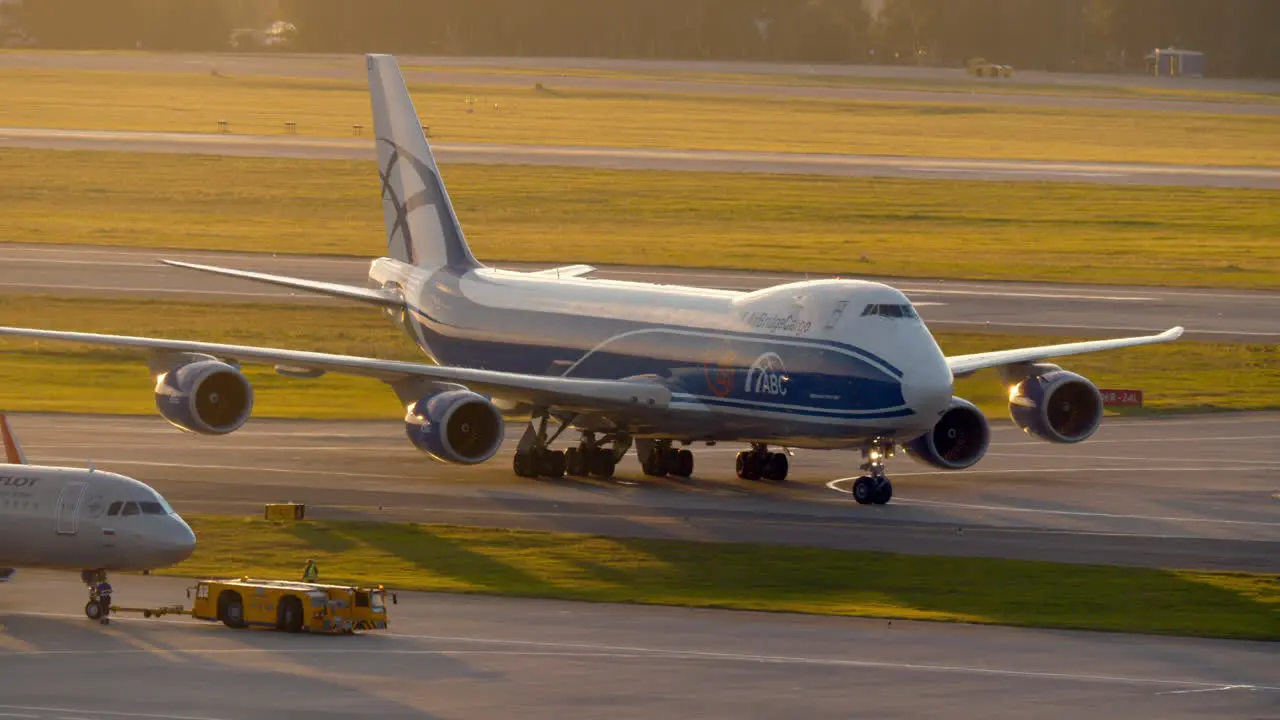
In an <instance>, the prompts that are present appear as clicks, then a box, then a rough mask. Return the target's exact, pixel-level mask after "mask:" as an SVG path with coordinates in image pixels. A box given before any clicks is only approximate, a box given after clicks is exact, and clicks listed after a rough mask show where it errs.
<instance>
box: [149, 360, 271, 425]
mask: <svg viewBox="0 0 1280 720" xmlns="http://www.w3.org/2000/svg"><path fill="white" fill-rule="evenodd" d="M155 392H156V409H157V410H159V411H160V415H161V416H163V417H164V419H165V420H168V421H169V422H171V423H173V424H174V425H176V426H178V427H180V428H182V429H183V430H187V431H189V432H196V433H200V434H201V435H226V434H227V433H231V432H235V431H236V430H239V429H240V426H242V425H244V423H245V421H246V420H248V419H249V413H250V412H252V411H253V387H252V386H250V384H249V380H248V379H247V378H245V376H244V374H243V373H241V372H240V369H239V368H237V367H233V366H231V365H228V364H227V363H224V362H222V361H220V360H215V359H213V358H210V359H207V360H198V361H196V362H190V363H187V364H185V365H179V366H178V367H175V368H173V369H172V370H169V371H167V372H163V373H161V374H160V375H159V376H157V378H156V390H155Z"/></svg>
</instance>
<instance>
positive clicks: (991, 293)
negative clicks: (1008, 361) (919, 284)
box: [898, 287, 1156, 305]
mask: <svg viewBox="0 0 1280 720" xmlns="http://www.w3.org/2000/svg"><path fill="white" fill-rule="evenodd" d="M898 290H900V291H902V292H903V293H905V294H907V295H912V294H917V295H978V296H982V297H1020V298H1042V299H1045V300H1108V301H1110V300H1118V301H1128V302H1151V301H1153V300H1155V299H1156V298H1152V297H1138V296H1134V295H1072V294H1065V293H1046V292H1012V291H1000V290H942V289H934V288H930V289H907V288H904V287H898ZM913 304H917V305H918V304H919V303H913Z"/></svg>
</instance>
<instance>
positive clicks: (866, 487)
mask: <svg viewBox="0 0 1280 720" xmlns="http://www.w3.org/2000/svg"><path fill="white" fill-rule="evenodd" d="M875 498H876V481H875V480H874V479H873V478H872V477H871V476H870V475H863V476H862V477H860V478H858V479H857V480H856V481H854V483H853V499H854V500H856V501H858V504H859V505H870V504H871V503H872V502H873V501H874V500H875Z"/></svg>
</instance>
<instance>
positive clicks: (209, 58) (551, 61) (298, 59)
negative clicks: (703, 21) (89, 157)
mask: <svg viewBox="0 0 1280 720" xmlns="http://www.w3.org/2000/svg"><path fill="white" fill-rule="evenodd" d="M397 59H398V60H399V63H400V66H401V70H402V72H403V73H404V76H405V79H406V80H407V81H409V82H410V83H433V84H449V85H471V86H475V87H484V86H519V87H533V86H534V84H535V83H542V84H543V85H544V86H545V87H549V88H553V89H556V90H595V91H621V92H639V93H646V92H648V93H696V94H700V95H756V96H760V95H763V96H770V97H779V98H821V99H831V100H862V101H876V102H911V103H945V104H959V105H1005V106H1032V107H1062V108H1087V109H1096V110H1112V111H1132V110H1140V111H1150V112H1175V113H1213V114H1246V115H1280V104H1277V103H1274V102H1249V101H1247V99H1246V98H1245V97H1238V98H1230V97H1227V96H1222V97H1219V98H1218V99H1217V100H1212V101H1206V100H1201V99H1186V100H1183V99H1172V98H1159V97H1150V96H1147V97H1143V96H1141V94H1140V93H1135V94H1134V95H1133V96H1129V97H1116V96H1114V95H1115V93H1116V92H1117V91H1124V90H1131V89H1133V88H1142V89H1147V90H1155V91H1157V92H1159V91H1162V90H1170V89H1173V90H1175V91H1178V90H1181V91H1184V92H1190V93H1195V92H1196V91H1201V90H1204V91H1210V92H1214V91H1216V92H1243V93H1256V94H1259V95H1275V94H1277V93H1280V83H1277V82H1275V81H1272V80H1256V79H1255V80H1250V79H1232V78H1226V79H1223V78H1152V77H1148V76H1144V75H1118V74H1084V73H1049V72H1036V71H1025V70H1022V71H1018V72H1016V73H1015V74H1014V76H1013V77H1011V78H1004V79H1001V80H990V79H987V80H983V79H979V78H974V77H970V76H968V75H967V74H966V73H965V71H964V70H962V69H960V68H943V67H938V68H929V67H907V66H892V65H814V64H804V63H758V62H717V61H691V60H668V61H662V60H614V59H603V58H524V57H517V58H484V57H429V56H414V55H401V56H398V58H397ZM511 68H515V69H519V70H520V72H516V73H510V72H502V70H504V69H511ZM0 69H38V70H54V69H57V70H97V71H116V72H176V73H195V74H209V73H214V72H216V73H217V74H219V75H221V76H224V77H235V76H244V75H250V76H276V77H307V78H327V79H334V80H348V81H351V82H356V83H361V84H363V83H365V82H367V80H368V76H367V71H366V69H365V61H364V56H363V55H358V54H347V55H341V54H300V53H282V54H277V53H257V54H255V53H64V52H57V51H54V52H49V51H35V52H29V51H21V50H17V51H9V52H5V53H3V54H0ZM582 70H585V71H588V73H586V74H581V75H578V74H573V73H572V71H582ZM495 71H497V72H495ZM565 71H571V72H569V73H566V72H565ZM601 72H603V73H604V74H603V76H602V75H599V74H597V75H594V76H593V75H592V73H601ZM698 74H701V76H699V75H698ZM682 75H683V77H682ZM715 75H721V76H723V75H738V76H739V77H736V78H725V77H720V78H716V77H714V76H715ZM751 75H765V76H774V80H773V81H765V82H759V83H753V82H750V81H749V80H747V79H746V77H742V76H747V77H749V76H751ZM815 78H816V79H818V82H816V83H815V82H813V79H815ZM841 78H843V79H844V80H846V81H847V82H849V84H848V85H845V84H842V83H841V82H840V79H841ZM868 78H870V79H873V80H874V81H875V82H874V84H868V83H867V82H866V80H867V79H868ZM778 80H781V81H782V82H778ZM895 82H901V83H903V85H902V86H899V87H894V86H893V83H895ZM860 83H861V84H860ZM912 83H924V85H923V86H912V85H911V84H912ZM1010 85H1012V86H1020V85H1022V86H1025V85H1031V86H1038V87H1036V88H1033V89H1036V90H1038V91H1037V92H1031V93H1027V92H1008V86H1010ZM1054 86H1057V87H1059V88H1062V89H1063V90H1064V91H1065V92H1062V93H1054V92H1052V90H1053V88H1054ZM1045 90H1049V91H1050V92H1045ZM1108 94H1110V95H1111V96H1108Z"/></svg>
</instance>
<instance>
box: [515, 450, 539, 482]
mask: <svg viewBox="0 0 1280 720" xmlns="http://www.w3.org/2000/svg"><path fill="white" fill-rule="evenodd" d="M511 469H512V470H515V473H516V476H517V477H536V476H537V473H536V472H534V469H533V453H524V452H517V453H516V454H515V456H514V457H513V458H512V459H511Z"/></svg>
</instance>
